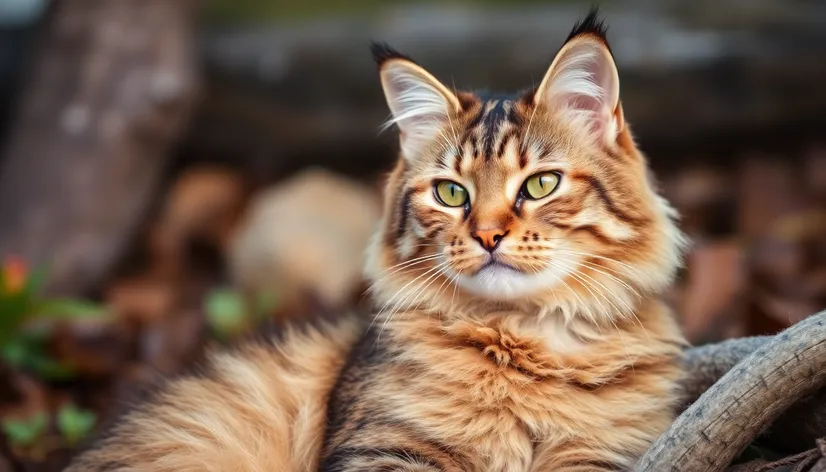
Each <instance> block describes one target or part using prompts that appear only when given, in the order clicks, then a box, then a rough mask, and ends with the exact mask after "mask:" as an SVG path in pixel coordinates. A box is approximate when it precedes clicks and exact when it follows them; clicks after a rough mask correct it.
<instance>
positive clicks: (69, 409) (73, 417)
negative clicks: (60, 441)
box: [57, 403, 97, 445]
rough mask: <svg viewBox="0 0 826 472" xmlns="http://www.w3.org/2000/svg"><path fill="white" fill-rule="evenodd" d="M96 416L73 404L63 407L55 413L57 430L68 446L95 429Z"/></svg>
mask: <svg viewBox="0 0 826 472" xmlns="http://www.w3.org/2000/svg"><path fill="white" fill-rule="evenodd" d="M96 422H97V415H95V413H94V412H92V411H89V410H83V409H80V408H78V407H76V406H75V405H73V404H71V403H70V404H66V405H63V406H62V407H61V408H60V410H58V412H57V429H58V430H59V431H60V434H61V435H62V436H63V437H64V438H65V439H66V441H67V442H68V443H69V444H70V445H75V444H77V443H78V442H80V441H81V440H82V439H83V438H85V437H86V436H87V435H88V434H89V433H90V432H91V431H92V429H93V428H94V427H95V423H96Z"/></svg>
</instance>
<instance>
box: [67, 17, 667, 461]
mask: <svg viewBox="0 0 826 472" xmlns="http://www.w3.org/2000/svg"><path fill="white" fill-rule="evenodd" d="M374 52H375V53H376V55H377V59H378V61H379V64H380V70H381V76H382V84H383V86H384V89H385V94H386V96H387V99H388V103H389V105H390V108H391V111H392V112H393V120H392V121H393V122H394V123H395V124H397V125H398V126H399V128H400V130H401V154H402V158H401V159H400V160H399V163H398V165H397V166H396V169H395V170H394V171H393V173H392V174H391V175H390V177H389V179H388V183H387V186H386V188H387V192H386V195H385V214H384V217H383V219H382V223H381V225H380V229H379V231H378V232H377V234H376V237H375V238H374V241H373V244H372V247H371V249H370V251H369V254H368V262H367V274H368V277H369V278H370V279H371V280H372V282H373V286H372V287H371V292H372V296H373V298H374V301H375V302H376V308H377V310H378V316H376V319H375V320H373V322H371V323H369V324H365V325H364V326H361V325H359V324H358V323H355V324H349V321H347V320H342V321H341V322H340V323H341V324H340V325H338V326H335V327H332V328H329V329H331V330H332V331H331V332H327V333H326V334H323V333H317V332H311V333H315V334H312V335H311V336H310V335H298V334H296V333H293V334H291V335H290V336H288V337H287V338H286V339H285V340H281V341H280V342H279V344H278V345H277V346H278V347H277V348H276V347H273V346H269V347H266V348H260V347H259V348H256V347H250V348H248V349H247V350H246V351H241V353H240V354H236V355H235V356H234V357H233V356H231V355H227V354H224V355H218V357H217V358H218V359H219V361H217V362H213V370H212V373H211V374H210V375H207V376H205V377H203V378H200V379H184V380H179V381H176V382H174V383H172V384H171V385H170V386H169V387H167V391H166V393H164V394H162V396H161V397H160V400H157V401H155V402H154V403H150V404H149V405H147V406H144V407H143V408H142V409H140V410H139V411H138V413H135V414H132V415H131V416H129V417H127V418H126V420H125V421H124V422H123V423H122V424H121V426H120V429H119V430H116V431H115V433H114V435H113V436H110V437H109V439H107V440H106V441H104V442H103V443H102V444H101V446H100V447H98V448H96V449H94V450H92V451H90V452H88V453H87V454H85V455H84V456H82V457H81V459H80V460H79V462H77V464H76V466H75V469H72V470H73V471H80V470H93V471H101V470H120V471H131V470H163V471H167V470H168V471H172V470H180V471H189V470H192V471H194V470H210V471H218V470H233V471H239V472H240V471H312V470H321V471H325V472H350V471H376V472H378V471H408V472H436V471H444V472H452V471H471V472H476V471H478V472H523V471H524V472H532V471H546V470H547V471H552V470H553V471H557V470H558V471H575V470H576V471H594V470H627V469H629V468H631V467H632V466H633V464H634V461H635V459H636V458H638V457H639V456H640V455H641V454H642V453H643V452H644V451H645V449H646V448H647V446H648V445H649V444H650V442H651V441H652V440H653V439H654V438H655V437H656V436H657V435H658V434H659V433H660V432H661V431H662V430H663V429H664V428H665V427H666V426H667V425H668V424H669V423H670V421H671V420H672V419H673V414H674V407H675V405H674V402H675V400H676V385H677V381H678V379H679V376H680V369H679V366H678V357H679V353H680V350H681V347H682V344H683V340H682V337H681V335H680V333H679V330H678V329H677V327H676V325H675V323H674V322H673V320H672V317H671V315H670V313H669V312H668V310H667V309H666V308H665V307H664V306H663V304H662V303H661V302H660V301H659V299H658V294H659V293H660V292H661V291H662V290H663V289H664V288H665V287H667V285H668V284H669V283H670V281H671V279H672V277H673V275H674V272H675V270H676V268H677V266H678V265H679V258H680V250H681V246H682V237H681V235H680V233H679V231H678V230H677V229H676V227H675V226H674V223H673V221H672V220H673V217H674V214H673V211H672V210H671V209H670V207H669V206H668V205H667V203H666V202H665V201H664V200H662V199H661V198H660V197H659V196H658V195H657V193H656V192H655V190H654V188H653V183H652V182H651V180H650V176H649V173H648V170H647V165H646V162H645V159H644V157H643V156H642V155H641V154H640V153H639V151H638V150H637V149H636V146H635V144H634V142H633V139H632V138H631V135H630V134H629V131H628V128H627V126H626V125H625V123H624V120H623V116H622V109H621V106H620V105H619V82H618V79H617V74H616V70H615V68H614V65H613V60H612V59H611V55H610V51H609V49H608V47H607V43H606V42H605V39H604V35H603V32H602V29H601V25H600V24H599V23H598V22H597V21H596V18H595V16H593V15H591V16H589V18H588V19H586V21H585V22H584V23H582V24H581V25H578V26H577V27H576V28H575V29H574V31H573V32H572V34H571V36H570V37H569V39H568V41H567V42H566V44H565V46H564V47H563V48H562V50H561V51H560V53H559V54H558V55H557V58H556V59H555V61H554V63H553V64H552V65H551V67H550V69H549V71H548V74H547V75H546V76H545V79H544V80H543V81H542V83H541V84H540V86H539V87H538V88H537V89H536V90H533V91H531V92H530V93H528V94H525V95H523V96H521V97H517V98H515V99H513V100H505V99H493V100H485V99H482V98H480V97H478V96H475V95H473V94H469V93H457V92H451V91H450V90H449V89H448V88H447V87H445V86H443V85H442V84H440V83H439V82H438V81H437V80H436V79H435V78H433V77H432V76H431V75H430V74H429V73H427V72H426V71H425V70H424V69H422V68H421V67H420V66H418V65H416V64H415V63H413V62H412V61H410V60H409V59H407V58H405V57H403V56H401V55H399V54H398V53H395V52H394V51H392V50H390V49H386V48H380V47H377V48H376V49H375V51H374ZM331 204H332V203H331ZM305 350H306V352H307V354H308V355H309V358H304V356H303V355H302V352H304V351H305ZM250 353H254V354H250ZM188 405H190V406H188ZM187 408H190V409H191V411H187ZM210 446H212V447H213V448H214V451H213V452H209V447H210ZM222 454H223V455H222ZM107 464H109V465H107Z"/></svg>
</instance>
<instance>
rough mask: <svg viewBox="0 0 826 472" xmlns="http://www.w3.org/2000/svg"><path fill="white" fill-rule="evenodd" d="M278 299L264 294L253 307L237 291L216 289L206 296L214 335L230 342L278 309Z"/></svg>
mask: <svg viewBox="0 0 826 472" xmlns="http://www.w3.org/2000/svg"><path fill="white" fill-rule="evenodd" d="M277 301H278V299H277V297H275V296H274V295H272V294H262V295H260V296H259V297H258V298H257V299H256V300H255V303H254V304H252V305H248V303H247V302H246V301H245V300H244V298H243V296H242V295H241V294H240V293H238V292H237V291H235V290H231V289H226V288H219V289H214V290H212V291H211V292H210V293H208V294H207V296H206V301H205V303H204V305H205V306H204V311H205V313H206V318H207V323H208V324H209V327H210V329H211V330H212V333H213V335H214V336H215V337H216V338H218V339H219V340H223V341H226V340H230V339H233V338H235V337H237V336H239V335H241V334H243V333H245V332H247V331H248V330H249V329H251V328H252V327H254V326H256V325H258V324H259V323H260V322H261V321H263V320H264V318H266V316H267V315H268V314H269V313H271V312H272V310H273V309H274V308H275V307H276V304H277Z"/></svg>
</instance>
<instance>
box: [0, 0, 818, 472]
mask: <svg viewBox="0 0 826 472" xmlns="http://www.w3.org/2000/svg"><path fill="white" fill-rule="evenodd" d="M591 3H592V2H580V1H574V0H557V1H551V0H545V1H538V0H536V1H529V0H510V1H505V0H486V1H482V0H477V1H472V0H463V1H460V0H455V1H379V0H362V1H360V2H342V1H333V0H307V1H302V2H297V1H287V0H203V1H201V2H198V1H195V0H82V1H81V0H74V1H72V0H51V1H50V0H0V264H2V265H1V266H0V267H1V268H0V282H2V283H0V422H1V423H2V431H3V434H2V435H0V438H2V440H0V471H6V470H14V471H21V470H28V471H53V470H59V469H60V467H62V466H63V465H64V464H65V463H66V461H67V460H68V459H69V458H70V457H71V455H72V452H73V451H74V450H75V449H76V448H77V447H78V445H82V444H83V443H84V440H86V439H87V438H88V437H89V435H90V434H92V433H94V432H95V431H97V430H99V428H102V427H104V426H105V424H106V422H107V420H109V419H110V418H112V416H113V414H115V413H116V412H117V411H118V409H119V405H121V404H122V403H123V402H124V401H125V400H126V399H129V398H134V395H136V392H138V391H140V390H141V388H142V386H146V385H151V384H152V383H153V382H155V381H157V379H159V378H161V377H163V376H168V375H174V374H176V373H180V372H182V371H183V370H184V369H187V368H189V367H190V366H191V365H192V364H193V362H196V361H197V360H198V359H199V357H200V356H201V355H202V353H203V351H204V349H205V348H206V347H208V346H210V345H220V344H225V343H232V342H233V340H235V339H237V338H238V337H239V336H243V335H244V334H245V333H249V332H252V331H255V330H256V327H257V326H259V325H260V324H261V323H262V322H265V321H267V320H274V319H275V320H280V319H286V318H289V317H297V318H301V317H308V316H313V315H315V314H318V313H326V314H333V315H334V314H335V313H340V312H342V311H344V310H350V309H362V310H366V309H367V308H368V306H367V305H368V303H367V302H366V301H365V300H364V298H363V296H362V293H363V290H364V284H363V283H362V281H361V280H360V270H361V253H362V251H363V249H364V247H365V245H366V241H367V238H368V237H369V235H370V233H371V229H372V225H373V224H374V223H375V222H376V220H377V218H378V215H379V212H380V196H379V192H380V188H381V177H382V175H383V173H384V172H386V171H387V170H389V169H390V168H391V166H392V163H393V161H394V159H395V157H396V156H395V153H396V149H397V144H396V136H395V133H394V132H386V133H383V134H379V133H378V128H379V125H380V124H381V122H382V121H383V120H384V119H385V118H386V117H387V115H388V111H387V109H386V106H385V104H384V101H383V96H382V92H381V89H380V86H379V82H378V77H377V74H376V69H375V66H374V64H373V63H372V60H371V58H370V55H369V51H368V47H369V41H370V40H371V39H375V40H381V41H387V42H389V43H390V44H391V45H393V46H394V47H396V48H397V49H399V50H401V51H403V52H405V53H407V54H409V55H411V56H412V57H414V58H415V59H416V60H417V61H419V62H420V63H422V64H423V65H425V66H426V67H427V68H428V69H430V70H431V71H433V72H434V73H435V75H437V76H438V77H440V78H441V79H442V80H443V81H445V82H448V83H455V84H456V86H457V87H459V88H469V89H474V88H479V87H484V88H492V89H501V90H506V91H507V90H517V89H522V88H525V87H528V86H531V85H532V84H536V82H537V81H538V80H540V79H541V78H542V76H543V74H544V72H545V70H546V68H547V66H548V64H549V63H550V61H551V59H552V58H553V56H554V54H555V53H556V51H557V49H558V48H559V46H560V45H561V43H562V41H563V39H564V38H565V36H566V35H567V33H568V31H569V30H570V28H571V26H572V25H573V23H574V22H575V21H576V20H577V19H579V18H582V17H583V16H584V15H585V13H586V12H587V10H588V8H589V6H590V5H591ZM597 3H598V2H597ZM602 12H603V15H604V17H605V18H606V20H607V22H608V23H609V25H610V29H609V39H610V40H611V44H612V48H613V51H614V53H615V56H616V61H617V63H618V66H619V69H620V77H621V80H622V88H623V91H622V95H623V103H624V108H625V113H626V116H627V119H628V121H629V122H630V123H631V125H632V129H633V131H634V132H635V135H636V136H637V139H638V142H639V144H640V146H641V147H642V149H643V150H644V151H645V152H646V153H647V155H648V156H649V158H650V162H651V165H652V166H653V168H654V170H655V172H656V174H657V176H658V177H659V180H660V183H661V186H662V190H663V192H664V193H665V195H666V196H667V197H668V198H669V199H670V200H671V201H672V202H673V203H674V204H675V205H676V206H677V208H678V209H679V210H680V212H681V213H682V215H683V221H682V227H683V228H684V229H685V231H686V232H688V233H689V235H690V236H691V237H692V239H693V241H694V246H693V249H692V251H691V253H690V255H689V256H688V260H687V267H686V269H685V270H684V271H683V272H682V273H681V275H680V280H679V282H678V284H677V285H676V286H675V287H674V289H673V290H672V291H671V292H670V293H669V294H668V296H669V301H670V302H671V303H672V304H673V305H674V307H675V309H676V311H677V313H678V314H679V317H680V321H681V323H682V324H683V326H684V327H685V329H686V332H687V335H688V337H689V338H690V339H691V341H692V342H694V343H697V344H699V343H706V342H713V341H718V340H721V339H725V338H729V337H734V336H746V335H754V334H766V333H774V332H777V331H778V330H780V329H783V328H784V327H786V326H789V325H790V324H793V323H795V322H796V321H798V320H800V319H802V318H804V317H806V316H807V315H809V314H812V313H814V312H815V311H817V310H819V309H823V308H824V307H826V237H824V236H825V235H826V136H825V135H824V133H823V129H824V125H826V113H824V112H825V111H826V86H824V84H826V60H824V58H826V3H824V2H818V1H814V0H812V1H806V0H727V1H714V2H712V1H697V0H693V1H688V0H686V1H672V2H662V1H656V0H614V1H611V2H606V3H605V4H603V5H602Z"/></svg>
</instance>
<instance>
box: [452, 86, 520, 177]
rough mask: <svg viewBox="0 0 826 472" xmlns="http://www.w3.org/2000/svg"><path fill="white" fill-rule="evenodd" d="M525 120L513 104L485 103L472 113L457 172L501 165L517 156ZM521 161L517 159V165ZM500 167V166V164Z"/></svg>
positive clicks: (462, 140) (466, 127) (464, 135)
mask: <svg viewBox="0 0 826 472" xmlns="http://www.w3.org/2000/svg"><path fill="white" fill-rule="evenodd" d="M522 122H523V119H522V116H521V115H520V113H519V111H518V110H517V106H516V102H515V101H513V100H500V99H495V100H486V101H483V102H481V103H480V104H479V106H478V107H477V109H476V110H473V111H472V112H471V115H470V118H469V120H468V122H467V125H466V126H465V128H464V132H463V133H462V135H461V140H460V143H459V145H460V149H461V151H462V152H461V153H460V155H457V156H456V157H455V162H454V169H455V170H456V172H457V173H459V174H461V173H462V172H463V171H464V170H466V169H468V168H469V166H471V165H472V166H474V167H475V166H479V165H485V164H488V163H491V162H496V161H502V160H503V159H505V158H506V157H508V156H516V155H517V154H518V146H517V141H518V139H516V138H518V137H519V136H520V128H521V125H522ZM517 161H519V159H514V162H517ZM499 163H500V164H501V162H499Z"/></svg>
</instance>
